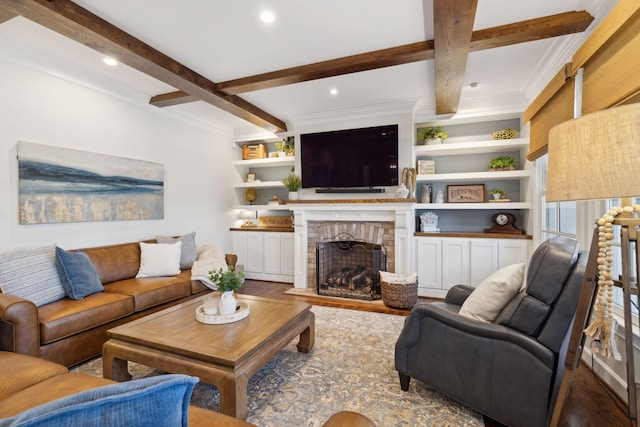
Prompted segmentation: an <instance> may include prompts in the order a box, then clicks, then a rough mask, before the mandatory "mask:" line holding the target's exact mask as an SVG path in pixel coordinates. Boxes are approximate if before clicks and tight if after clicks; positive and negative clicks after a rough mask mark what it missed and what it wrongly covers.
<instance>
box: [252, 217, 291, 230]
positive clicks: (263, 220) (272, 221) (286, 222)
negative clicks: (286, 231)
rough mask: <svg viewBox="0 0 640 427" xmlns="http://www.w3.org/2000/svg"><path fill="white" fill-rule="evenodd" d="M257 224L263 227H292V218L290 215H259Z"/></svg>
mask: <svg viewBox="0 0 640 427" xmlns="http://www.w3.org/2000/svg"><path fill="white" fill-rule="evenodd" d="M258 221H259V222H258V226H259V227H264V228H293V218H292V217H290V216H261V217H260V218H259V219H258Z"/></svg>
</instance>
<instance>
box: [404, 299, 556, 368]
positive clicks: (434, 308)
mask: <svg viewBox="0 0 640 427" xmlns="http://www.w3.org/2000/svg"><path fill="white" fill-rule="evenodd" d="M448 307H449V308H448ZM450 307H451V306H450V305H447V304H446V303H428V304H417V305H416V306H414V308H413V310H412V311H411V314H410V315H409V317H408V318H407V321H406V323H405V326H404V329H403V331H402V333H401V334H400V337H399V339H398V342H397V344H396V351H398V350H401V349H402V348H407V349H408V348H411V347H413V346H414V345H415V344H416V343H417V342H418V340H419V339H420V337H421V336H422V334H423V333H424V331H421V330H420V329H421V327H422V325H425V324H426V323H425V322H424V321H423V319H425V318H432V319H433V320H435V321H437V322H439V323H441V324H442V325H443V326H444V327H446V328H451V329H454V330H457V331H460V332H462V333H465V334H467V335H469V336H472V337H474V339H482V338H486V339H488V340H493V341H496V340H497V341H502V342H508V343H512V344H515V345H516V346H518V347H519V348H521V349H522V350H524V351H526V352H527V353H529V354H531V355H532V356H534V357H535V358H537V359H538V360H540V362H541V363H543V364H544V365H546V366H550V367H552V366H553V364H554V360H555V357H554V353H553V352H552V351H551V350H550V349H548V348H546V347H545V346H543V345H542V344H540V343H539V342H538V341H537V340H535V339H534V338H531V337H530V336H528V335H525V334H523V333H520V332H518V331H515V330H512V329H510V328H508V327H506V326H503V325H498V324H496V323H487V322H481V321H478V320H474V319H469V318H468V317H464V316H461V315H459V314H458V313H457V311H452V310H451V308H450ZM407 332H409V333H407Z"/></svg>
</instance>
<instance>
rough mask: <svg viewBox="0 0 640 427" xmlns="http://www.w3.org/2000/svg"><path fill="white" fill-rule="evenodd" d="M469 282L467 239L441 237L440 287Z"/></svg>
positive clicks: (444, 287)
mask: <svg viewBox="0 0 640 427" xmlns="http://www.w3.org/2000/svg"><path fill="white" fill-rule="evenodd" d="M468 284H469V240H467V239H456V238H452V239H442V289H449V288H451V287H452V286H454V285H468Z"/></svg>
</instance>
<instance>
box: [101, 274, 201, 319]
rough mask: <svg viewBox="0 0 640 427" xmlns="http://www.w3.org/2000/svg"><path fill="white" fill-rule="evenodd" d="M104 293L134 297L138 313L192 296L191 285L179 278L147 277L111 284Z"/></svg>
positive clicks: (105, 288) (106, 286) (135, 308)
mask: <svg viewBox="0 0 640 427" xmlns="http://www.w3.org/2000/svg"><path fill="white" fill-rule="evenodd" d="M104 291H105V293H116V294H120V295H129V296H131V297H133V303H134V310H135V311H136V312H137V311H141V310H144V309H146V308H149V307H154V306H156V305H160V304H163V303H165V302H169V301H173V300H175V299H178V298H182V297H186V296H189V295H191V283H190V281H188V280H184V279H181V278H180V277H179V276H176V277H145V278H141V279H128V280H120V281H118V282H115V283H109V284H108V285H105V287H104Z"/></svg>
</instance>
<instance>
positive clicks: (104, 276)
mask: <svg viewBox="0 0 640 427" xmlns="http://www.w3.org/2000/svg"><path fill="white" fill-rule="evenodd" d="M82 251H83V252H84V253H85V254H87V256H88V257H89V259H91V262H92V263H93V265H95V267H96V271H97V272H98V276H100V281H101V282H102V284H104V285H106V284H107V283H111V282H117V281H118V280H123V279H130V278H132V277H135V275H136V274H137V273H138V270H139V269H140V245H139V244H138V243H137V242H136V243H122V244H119V245H111V246H99V247H95V248H87V249H83V250H82Z"/></svg>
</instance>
